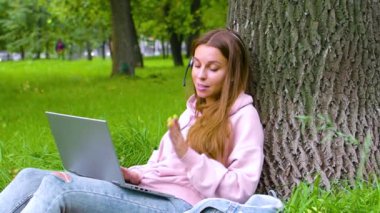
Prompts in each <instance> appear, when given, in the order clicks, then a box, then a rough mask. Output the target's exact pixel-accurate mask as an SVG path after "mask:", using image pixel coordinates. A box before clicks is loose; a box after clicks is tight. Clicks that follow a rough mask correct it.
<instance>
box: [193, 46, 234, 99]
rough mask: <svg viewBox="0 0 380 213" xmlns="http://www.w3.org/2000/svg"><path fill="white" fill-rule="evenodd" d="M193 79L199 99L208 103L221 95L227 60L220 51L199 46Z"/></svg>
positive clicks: (196, 52) (196, 51)
mask: <svg viewBox="0 0 380 213" xmlns="http://www.w3.org/2000/svg"><path fill="white" fill-rule="evenodd" d="M193 60H194V64H193V70H192V74H191V76H192V79H193V83H194V86H195V90H196V93H197V95H198V97H200V98H204V99H205V100H206V102H207V103H209V102H210V101H214V100H215V98H216V97H217V95H219V94H220V92H221V90H222V86H223V82H224V79H225V77H226V74H227V59H226V58H225V57H224V56H223V55H222V53H221V52H220V50H219V49H217V48H215V47H211V46H207V45H204V44H202V45H199V46H198V47H197V48H196V49H195V53H194V58H193Z"/></svg>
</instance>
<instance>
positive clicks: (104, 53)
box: [101, 41, 107, 59]
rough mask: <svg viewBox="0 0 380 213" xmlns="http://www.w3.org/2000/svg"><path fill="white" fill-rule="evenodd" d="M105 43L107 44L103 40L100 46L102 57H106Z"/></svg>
mask: <svg viewBox="0 0 380 213" xmlns="http://www.w3.org/2000/svg"><path fill="white" fill-rule="evenodd" d="M106 45H107V42H106V41H103V42H102V46H101V51H102V58H103V59H106Z"/></svg>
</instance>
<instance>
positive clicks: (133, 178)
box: [121, 167, 141, 185]
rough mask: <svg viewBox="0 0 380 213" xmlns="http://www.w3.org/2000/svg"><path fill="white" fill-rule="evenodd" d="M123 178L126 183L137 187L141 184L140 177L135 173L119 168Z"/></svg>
mask: <svg viewBox="0 0 380 213" xmlns="http://www.w3.org/2000/svg"><path fill="white" fill-rule="evenodd" d="M121 171H122V172H123V176H124V179H125V181H126V182H129V183H132V184H135V185H138V184H140V183H141V177H140V175H139V174H138V173H137V172H134V171H131V170H130V169H127V168H124V167H121Z"/></svg>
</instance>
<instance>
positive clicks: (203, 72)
mask: <svg viewBox="0 0 380 213" xmlns="http://www.w3.org/2000/svg"><path fill="white" fill-rule="evenodd" d="M206 76H207V73H206V69H205V68H200V69H199V70H198V75H197V77H198V78H200V79H205V78H206Z"/></svg>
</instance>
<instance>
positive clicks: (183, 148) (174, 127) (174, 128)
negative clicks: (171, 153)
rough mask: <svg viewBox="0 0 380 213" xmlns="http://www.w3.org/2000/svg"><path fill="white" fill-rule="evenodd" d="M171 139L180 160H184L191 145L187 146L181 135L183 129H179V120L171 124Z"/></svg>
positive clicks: (175, 119)
mask: <svg viewBox="0 0 380 213" xmlns="http://www.w3.org/2000/svg"><path fill="white" fill-rule="evenodd" d="M169 137H170V139H171V141H172V144H173V147H174V150H175V152H176V153H177V156H178V157H179V158H182V157H183V156H184V155H185V154H186V152H187V149H188V148H189V145H188V144H187V142H186V141H185V139H184V138H183V136H182V134H181V129H180V127H179V123H178V119H177V118H174V119H173V120H172V122H171V124H170V125H169Z"/></svg>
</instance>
